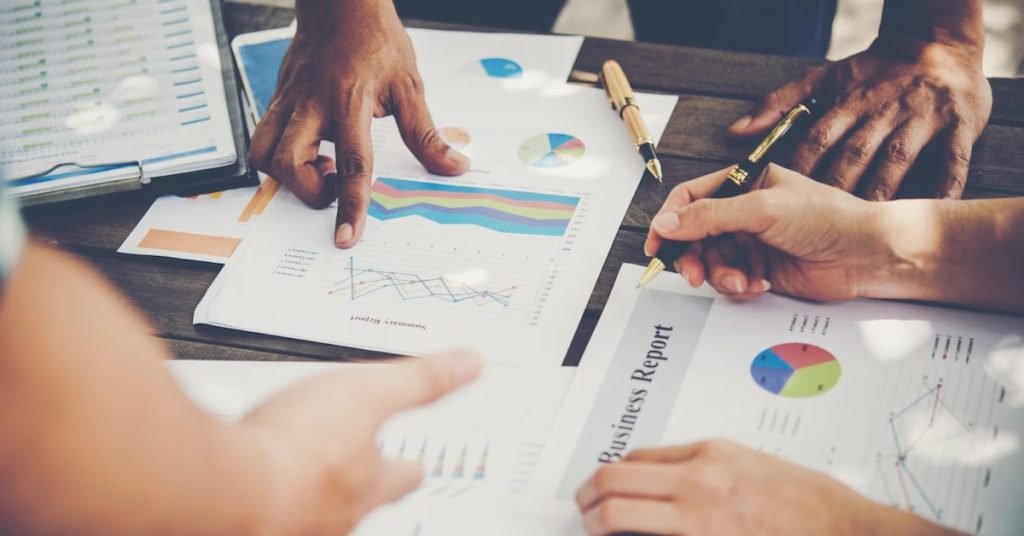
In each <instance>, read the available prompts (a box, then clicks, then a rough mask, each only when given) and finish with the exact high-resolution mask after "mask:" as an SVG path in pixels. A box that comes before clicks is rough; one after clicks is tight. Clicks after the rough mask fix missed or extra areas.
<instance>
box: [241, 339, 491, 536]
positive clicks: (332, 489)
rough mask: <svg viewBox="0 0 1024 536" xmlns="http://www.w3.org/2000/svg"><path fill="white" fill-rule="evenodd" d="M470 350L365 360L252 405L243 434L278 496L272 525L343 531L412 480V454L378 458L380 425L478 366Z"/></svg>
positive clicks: (457, 383)
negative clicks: (272, 478) (401, 458)
mask: <svg viewBox="0 0 1024 536" xmlns="http://www.w3.org/2000/svg"><path fill="white" fill-rule="evenodd" d="M480 368H481V361H480V360H479V359H477V358H475V357H472V356H468V355H452V356H446V357H442V356H439V357H429V358H418V359H408V360H400V361H398V362H395V363H393V364H380V365H371V364H367V365H363V366H360V367H359V368H358V369H357V370H351V369H350V370H343V371H338V372H332V373H328V374H324V375H321V376H318V377H314V378H311V379H309V380H306V381H303V382H300V383H298V384H296V385H294V386H293V387H291V388H289V389H287V390H286V391H284V392H282V393H280V394H278V395H276V396H274V397H273V398H272V399H271V400H269V401H267V402H266V403H264V404H263V405H261V406H260V407H258V408H256V409H255V410H253V411H252V412H251V413H249V414H248V415H247V416H246V417H245V419H244V420H243V421H242V422H241V423H240V425H239V428H240V431H241V432H242V436H243V437H244V443H245V444H247V445H255V446H256V447H257V448H259V449H261V450H262V452H263V454H264V456H263V459H265V460H268V464H269V465H270V466H271V474H273V475H276V476H277V477H278V478H277V479H276V480H275V484H276V485H277V486H276V487H277V489H274V490H273V492H274V493H276V494H277V496H278V499H279V500H278V501H274V504H275V505H279V506H278V508H277V511H276V512H274V513H271V514H268V515H269V517H271V518H272V519H273V520H275V522H276V523H279V524H280V526H274V527H261V528H262V529H266V532H268V533H271V534H347V533H348V532H349V531H351V530H352V529H353V528H354V527H355V526H356V524H357V523H358V522H359V520H360V519H361V518H362V517H363V516H364V515H366V514H367V513H368V512H369V511H370V510H372V509H374V508H376V507H377V506H379V505H381V504H384V503H388V502H392V501H395V500H397V499H399V498H400V497H402V496H404V495H405V494H406V493H408V492H410V491H412V490H413V489H415V488H416V487H417V486H418V485H419V483H420V480H421V479H422V474H421V470H420V467H419V465H418V464H415V463H412V462H407V461H397V460H385V459H383V458H382V457H381V455H380V452H379V450H378V448H377V443H376V438H377V437H376V436H377V431H378V428H379V427H380V425H381V424H382V423H383V422H384V421H385V420H386V419H387V418H389V417H391V416H392V415H393V414H395V413H396V412H398V411H401V410H405V409H410V408H413V407H416V406H421V405H424V404H427V403H429V402H432V401H434V400H436V399H438V398H440V397H442V396H444V395H445V394H448V393H449V392H451V391H453V390H455V389H457V388H459V387H461V386H463V385H465V384H466V383H468V382H470V381H471V380H473V379H474V378H476V376H477V375H478V374H479V372H480Z"/></svg>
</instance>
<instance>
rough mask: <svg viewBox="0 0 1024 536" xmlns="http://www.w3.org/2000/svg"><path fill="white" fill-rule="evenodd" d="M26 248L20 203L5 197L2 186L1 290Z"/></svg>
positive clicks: (0, 206) (0, 191)
mask: <svg viewBox="0 0 1024 536" xmlns="http://www.w3.org/2000/svg"><path fill="white" fill-rule="evenodd" d="M0 180H2V179H0ZM24 248H25V225H24V224H23V223H22V221H21V214H20V213H19V210H18V202H17V201H16V200H15V199H14V198H11V197H8V196H7V195H5V194H4V189H3V186H2V185H0V290H2V289H3V283H4V280H6V279H7V275H8V274H10V272H11V270H12V269H13V268H14V265H15V264H16V263H17V262H18V257H20V256H21V250H22V249H24Z"/></svg>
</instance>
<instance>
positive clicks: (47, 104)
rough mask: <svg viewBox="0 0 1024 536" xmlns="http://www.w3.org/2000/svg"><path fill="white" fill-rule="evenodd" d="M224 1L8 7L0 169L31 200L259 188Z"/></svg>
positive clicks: (1, 38)
mask: <svg viewBox="0 0 1024 536" xmlns="http://www.w3.org/2000/svg"><path fill="white" fill-rule="evenodd" d="M238 95H239V90H238V86H237V84H236V81H235V74H234V68H233V64H232V61H231V52H230V49H229V47H228V40H227V36H226V34H225V32H224V29H223V23H222V17H221V12H220V3H219V1H218V0H134V1H131V2H115V3H111V2H107V1H103V0H79V1H76V2H73V3H68V2H66V1H61V0H16V1H14V2H8V3H5V4H4V6H2V7H0V122H2V123H3V124H4V128H3V131H2V132H0V168H2V169H3V177H4V179H3V180H5V181H6V183H7V184H6V186H7V187H8V188H9V189H10V191H12V192H13V193H14V194H15V195H16V196H18V197H20V198H21V199H22V203H23V204H29V205H31V204H37V203H46V202H54V201H63V200H68V199H75V198H80V197H87V196H93V195H101V194H105V193H112V192H119V191H128V190H138V189H143V188H146V189H149V190H154V191H155V192H157V193H188V194H192V193H199V192H203V191H212V190H216V189H223V188H225V187H230V186H241V185H246V184H254V183H255V177H253V176H252V173H251V171H250V169H249V167H248V165H247V163H246V159H245V152H246V139H245V131H244V123H243V116H242V112H241V108H240V104H239V99H238Z"/></svg>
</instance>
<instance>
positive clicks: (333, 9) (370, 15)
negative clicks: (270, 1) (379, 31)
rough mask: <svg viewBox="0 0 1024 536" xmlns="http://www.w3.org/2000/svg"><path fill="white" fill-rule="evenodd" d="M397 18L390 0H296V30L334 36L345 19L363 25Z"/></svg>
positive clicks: (369, 26) (381, 22) (375, 25)
mask: <svg viewBox="0 0 1024 536" xmlns="http://www.w3.org/2000/svg"><path fill="white" fill-rule="evenodd" d="M397 20H398V12H397V11H395V5H394V3H393V2H392V1H391V0H295V23H296V28H295V33H296V34H297V35H301V34H306V35H310V34H316V35H323V36H335V35H337V34H339V33H343V32H341V31H340V30H339V29H340V28H342V27H343V26H344V25H345V24H346V22H351V23H354V24H355V25H357V26H359V27H363V28H372V27H381V26H383V25H384V24H386V23H390V22H394V21H397Z"/></svg>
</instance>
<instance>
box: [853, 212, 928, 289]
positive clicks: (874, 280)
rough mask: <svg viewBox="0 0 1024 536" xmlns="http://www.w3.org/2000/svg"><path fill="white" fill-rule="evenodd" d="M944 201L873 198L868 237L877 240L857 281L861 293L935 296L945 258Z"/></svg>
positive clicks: (863, 264) (863, 263)
mask: <svg viewBox="0 0 1024 536" xmlns="http://www.w3.org/2000/svg"><path fill="white" fill-rule="evenodd" d="M938 204H939V202H937V201H932V200H903V201H888V202H882V203H872V204H871V205H872V206H871V208H870V209H869V212H870V213H869V216H868V221H869V224H868V225H869V226H870V227H869V228H870V231H869V232H868V233H867V236H868V237H869V240H871V241H874V242H875V246H874V248H873V249H871V254H870V255H867V256H866V258H865V259H864V261H863V262H862V266H864V270H863V271H862V272H861V274H860V277H859V279H858V281H857V286H856V288H857V296H858V297H863V298H878V299H906V300H927V299H931V298H932V297H933V296H932V294H933V293H934V289H935V285H933V284H932V283H933V282H932V279H933V278H934V277H933V276H934V274H935V273H936V271H937V270H936V268H937V266H939V265H940V264H941V251H942V250H943V249H944V248H943V244H942V243H941V241H942V236H943V233H942V232H941V229H942V227H943V222H942V215H941V210H940V207H939V206H938Z"/></svg>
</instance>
